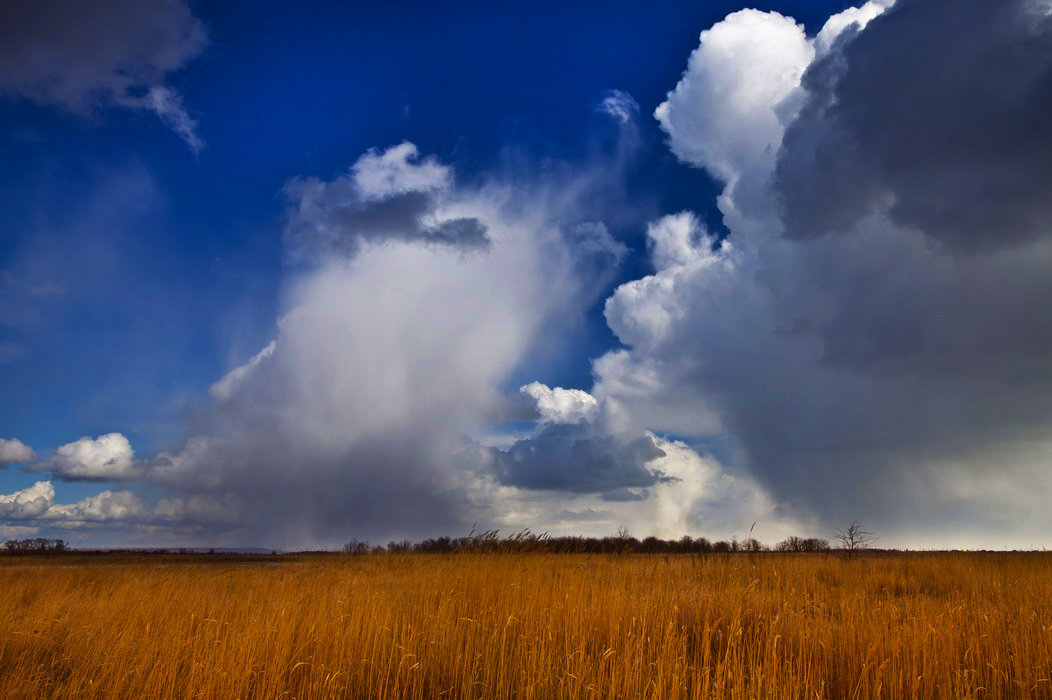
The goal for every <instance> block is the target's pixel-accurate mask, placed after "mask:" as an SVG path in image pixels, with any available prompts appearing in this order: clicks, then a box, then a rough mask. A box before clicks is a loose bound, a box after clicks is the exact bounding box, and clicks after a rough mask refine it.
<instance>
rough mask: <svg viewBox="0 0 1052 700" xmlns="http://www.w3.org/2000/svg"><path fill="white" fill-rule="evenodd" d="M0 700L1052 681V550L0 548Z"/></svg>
mask: <svg viewBox="0 0 1052 700" xmlns="http://www.w3.org/2000/svg"><path fill="white" fill-rule="evenodd" d="M0 591H3V594H2V596H0V697H43V696H61V697H68V696H77V697H113V696H122V697H170V696H180V697H217V698H218V697H223V698H226V697H268V698H270V697H296V698H312V697H361V698H374V697H413V698H435V697H453V698H467V697H478V698H482V697H491V698H492V697H532V698H554V697H591V696H598V697H604V698H605V697H619V698H638V697H673V698H674V697H721V698H722V697H740V698H746V697H749V698H756V697H764V698H804V697H808V698H815V697H819V698H822V697H825V698H850V697H862V698H868V697H878V696H882V697H920V698H928V697H947V698H949V697H957V698H961V697H983V698H986V697H1005V696H1012V697H1052V685H1050V681H1049V679H1050V677H1052V556H1050V555H1046V554H1043V553H1030V554H993V553H987V554H873V553H869V554H861V555H859V556H857V557H854V558H846V557H838V556H830V555H823V554H789V553H764V554H750V553H742V554H725V555H719V554H710V555H701V556H698V555H674V554H673V555H638V554H625V555H620V556H618V555H615V556H597V555H574V554H562V555H555V554H543V553H533V554H530V553H526V554H519V555H512V554H455V555H430V554H415V555H406V554H390V553H382V554H366V555H360V556H358V555H316V556H296V557H292V556H284V557H225V556H212V557H208V556H191V555H185V556H181V557H179V556H159V555H155V556H150V557H145V556H139V557H133V556H128V555H122V556H105V557H103V556H96V557H84V556H79V555H66V556H63V557H52V558H44V557H6V558H0Z"/></svg>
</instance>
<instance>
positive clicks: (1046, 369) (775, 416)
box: [592, 0, 1052, 546]
mask: <svg viewBox="0 0 1052 700" xmlns="http://www.w3.org/2000/svg"><path fill="white" fill-rule="evenodd" d="M1031 10H1032V4H1031V3H1024V2H1006V3H995V4H989V3H978V2H962V3H924V2H911V1H908V0H907V1H905V2H903V1H900V2H899V3H897V4H896V5H895V6H894V7H893V8H892V9H886V8H885V7H884V6H883V5H879V6H878V5H876V4H873V3H870V4H868V5H866V6H864V7H863V8H861V10H858V11H848V13H845V14H843V15H838V16H836V17H834V18H832V19H831V20H830V22H829V24H827V26H826V29H824V30H823V31H822V32H820V33H819V34H818V37H817V39H815V38H808V37H807V36H806V34H805V33H804V30H803V28H802V27H800V26H799V25H797V24H796V23H795V22H793V21H792V20H790V19H787V18H785V17H782V16H780V15H775V14H770V13H768V14H764V13H757V12H753V11H746V12H745V13H735V14H734V15H731V16H730V17H728V19H727V20H725V21H724V22H721V23H719V24H717V25H715V26H714V27H713V28H712V29H710V30H707V31H706V32H703V33H702V37H701V44H700V45H699V48H698V49H697V50H696V51H695V52H694V53H693V54H692V56H691V58H690V61H689V63H688V67H687V72H686V73H685V74H684V76H683V79H682V80H681V82H680V84H679V85H678V86H677V87H676V89H675V90H673V91H672V92H671V93H669V99H668V101H667V102H666V103H664V104H663V105H662V106H661V107H659V108H658V110H657V112H656V116H657V118H658V120H659V122H660V123H661V125H662V127H663V128H665V129H666V131H667V132H668V134H669V143H670V148H671V149H672V151H673V152H674V153H676V154H677V155H678V156H679V157H680V158H682V159H683V160H685V161H687V162H689V163H691V164H693V165H696V166H698V167H703V168H705V169H707V170H708V171H709V172H711V173H712V174H714V175H715V176H717V177H719V178H720V179H722V180H723V181H724V182H725V183H726V188H725V190H724V192H723V194H722V196H721V197H720V198H719V201H718V204H719V207H720V209H721V211H722V212H723V215H724V222H725V224H726V225H727V226H728V228H729V230H730V236H729V238H728V239H727V240H726V241H724V242H722V243H720V244H719V245H716V244H715V241H714V239H713V238H712V237H711V236H707V235H706V233H705V232H704V230H703V228H702V227H701V226H700V224H699V223H698V222H697V220H696V219H694V220H693V222H692V220H691V217H690V216H689V215H687V214H683V215H680V216H679V217H678V218H672V219H669V218H664V219H661V220H658V221H656V222H655V223H654V224H653V225H652V226H651V227H650V228H649V229H648V233H647V235H648V239H649V250H650V256H651V262H652V263H653V265H654V272H653V274H651V275H648V276H645V277H643V278H641V279H639V280H634V281H632V282H629V283H626V284H625V285H623V286H621V287H620V288H619V289H618V290H617V291H616V292H615V294H614V295H613V296H612V297H611V298H610V299H609V300H608V302H607V305H606V316H607V319H608V322H609V324H610V327H611V328H612V329H613V330H614V332H615V333H616V334H617V336H618V337H619V338H620V339H621V341H622V342H623V343H624V344H625V346H626V347H625V349H621V350H617V351H614V352H611V353H609V354H607V355H605V356H603V357H601V358H598V359H597V361H596V362H595V364H594V371H595V374H596V377H597V381H596V385H595V387H594V388H593V390H592V393H593V394H594V395H595V396H596V397H597V398H598V399H599V401H600V402H601V403H604V402H605V403H609V404H611V405H614V406H617V408H618V410H619V412H620V415H621V417H620V421H621V422H622V424H624V425H637V426H638V425H644V426H648V427H650V428H652V429H653V430H656V431H671V432H676V433H678V434H681V435H692V436H697V439H698V440H700V441H703V442H713V443H714V444H721V445H723V447H722V448H721V450H722V451H723V452H725V453H727V454H728V455H729V456H731V457H734V458H735V459H736V460H737V461H738V463H739V465H740V466H741V467H743V468H747V469H748V470H749V471H750V472H751V473H752V474H753V475H754V476H755V478H756V479H757V480H758V481H759V483H760V485H761V486H762V487H763V488H762V491H761V493H762V492H763V491H766V492H767V493H769V494H770V497H771V498H772V499H773V503H774V505H773V508H774V509H775V512H781V513H783V514H784V515H786V516H788V517H790V518H803V519H806V518H808V517H812V516H813V517H814V518H815V522H816V523H817V524H818V526H819V527H822V528H828V527H829V526H830V525H831V524H833V523H837V522H842V521H846V520H851V519H853V518H863V519H865V520H866V522H867V524H869V525H871V526H873V527H874V528H875V529H878V530H880V531H881V532H882V533H883V534H884V535H885V540H884V541H885V542H887V543H888V544H895V543H899V544H902V543H905V544H911V545H918V544H924V543H925V542H938V543H946V542H956V543H957V544H958V545H961V544H965V545H972V546H975V545H997V546H1001V545H1004V544H1009V545H1012V544H1020V545H1031V544H1033V542H1032V540H1031V539H1030V538H1031V537H1034V536H1035V533H1041V532H1046V531H1047V527H1048V525H1049V524H1052V523H1050V520H1049V518H1048V515H1047V509H1045V508H1044V507H1043V499H1044V494H1047V492H1048V490H1049V488H1052V480H1050V477H1049V475H1048V473H1047V470H1046V469H1044V468H1043V467H1042V465H1044V464H1047V463H1048V459H1049V458H1050V457H1052V421H1049V420H1048V417H1047V411H1045V410H1044V409H1043V406H1044V405H1046V403H1047V400H1048V398H1049V396H1052V365H1050V364H1049V362H1048V360H1047V352H1046V349H1047V347H1048V344H1049V341H1050V340H1052V321H1050V320H1049V316H1048V314H1047V313H1045V311H1044V307H1045V306H1047V304H1046V300H1047V299H1048V298H1049V294H1050V292H1052V288H1050V283H1049V280H1050V279H1052V275H1050V274H1049V273H1050V272H1052V230H1050V229H1049V228H1048V227H1047V225H1044V226H1043V225H1041V224H1039V223H1037V222H1039V221H1040V218H1041V217H1042V216H1044V213H1043V212H1044V209H1043V207H1044V206H1045V200H1046V199H1048V197H1044V198H1042V197H1043V195H1044V193H1046V192H1047V191H1048V189H1049V187H1050V184H1052V181H1050V180H1049V173H1050V172H1052V171H1050V170H1049V169H1048V168H1047V167H1042V165H1041V164H1042V163H1044V160H1043V159H1044V158H1045V145H1044V141H1045V139H1044V138H1043V137H1041V135H1040V134H1038V131H1039V130H1040V129H1039V128H1038V127H1037V123H1038V122H1037V120H1038V117H1037V116H1036V115H1038V114H1042V113H1043V111H1042V110H1041V109H1040V106H1041V104H1042V102H1041V100H1042V99H1044V97H1047V94H1049V91H1048V90H1047V89H1046V88H1047V76H1048V75H1052V70H1050V69H1052V51H1050V50H1048V47H1049V46H1050V45H1052V44H1050V40H1052V31H1050V27H1049V25H1048V22H1047V18H1045V17H1038V16H1036V15H1034V13H1033V12H1031ZM880 11H882V12H883V13H881V12H880ZM950 27H952V31H951V30H948V28H950ZM951 45H952V46H951ZM1041 47H1044V49H1041ZM922 51H923V52H924V56H927V57H928V58H922V56H921V54H920V53H919V52H922ZM929 51H930V52H931V53H930V54H929V53H928V52H929ZM1022 57H1026V58H1027V60H1024V59H1023V58H1022ZM929 58H930V59H931V60H929ZM917 66H924V69H923V70H919V69H918V68H917ZM1042 81H1044V82H1042ZM963 105H967V106H968V107H967V108H965V107H963ZM995 110H996V112H997V115H996V117H995V116H994V111H995ZM1045 111H1047V110H1045ZM994 121H997V122H998V123H997V124H994ZM735 125H740V128H737V127H736V126H735ZM1026 134H1030V135H1031V136H1030V137H1027V136H1026ZM1022 138H1028V139H1029V141H1028V143H1029V144H1030V146H1028V147H1024V146H1022V145H1021V141H1020V139H1022ZM1017 175H1018V177H1017ZM951 204H955V205H956V206H951ZM1046 218H1047V217H1046ZM816 222H817V223H816ZM819 224H821V225H819ZM662 449H663V450H665V449H666V448H665V447H664V446H663V445H662ZM666 451H667V450H666ZM655 466H658V464H657V463H655ZM663 470H667V467H666V468H664V469H663Z"/></svg>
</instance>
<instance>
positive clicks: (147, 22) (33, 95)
mask: <svg viewBox="0 0 1052 700" xmlns="http://www.w3.org/2000/svg"><path fill="white" fill-rule="evenodd" d="M205 43H206V36H205V29H204V25H203V24H202V23H201V22H200V21H198V20H197V19H196V18H195V17H194V16H193V15H192V14H191V13H190V10H189V9H188V8H187V7H186V5H185V4H184V3H182V2H180V1H178V0H93V1H92V2H76V1H74V0H8V1H6V2H3V3H0V93H7V94H8V95H14V96H19V97H24V98H27V99H30V100H33V101H34V102H37V103H40V104H49V105H57V106H60V107H63V108H65V109H68V110H70V111H72V112H75V113H78V114H83V115H87V114H90V113H91V112H92V111H93V110H94V109H95V108H98V107H108V106H122V107H130V108H135V109H146V110H149V111H152V112H154V113H155V114H156V115H157V116H158V117H159V118H160V119H161V120H163V121H164V122H165V123H166V124H167V125H168V126H169V127H171V128H172V129H173V130H174V131H175V132H176V133H178V134H179V135H180V136H181V137H182V138H183V139H184V140H186V142H187V143H188V144H189V145H190V147H191V148H193V149H194V150H198V149H200V148H201V146H202V145H203V144H202V142H201V140H200V138H199V137H198V136H197V134H196V132H195V127H196V124H195V122H194V121H193V119H191V118H190V116H189V115H188V114H187V113H186V110H185V109H184V108H183V104H182V99H181V97H180V96H179V94H178V93H177V92H175V91H174V90H172V89H171V88H169V87H167V86H165V85H164V81H165V77H166V76H167V75H168V73H171V72H173V71H176V70H179V69H180V68H182V67H183V66H185V65H186V64H187V63H188V62H189V61H190V60H191V59H192V58H193V57H195V56H196V55H198V54H199V53H200V52H201V51H202V49H203V48H204V46H205Z"/></svg>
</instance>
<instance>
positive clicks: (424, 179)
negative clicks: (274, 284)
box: [284, 143, 490, 258]
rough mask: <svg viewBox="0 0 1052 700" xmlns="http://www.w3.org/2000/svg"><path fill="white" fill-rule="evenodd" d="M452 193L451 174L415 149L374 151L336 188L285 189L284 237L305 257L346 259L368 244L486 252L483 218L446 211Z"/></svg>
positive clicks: (314, 183) (303, 185) (292, 184)
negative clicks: (305, 253) (318, 255)
mask: <svg viewBox="0 0 1052 700" xmlns="http://www.w3.org/2000/svg"><path fill="white" fill-rule="evenodd" d="M452 187H453V178H452V173H451V172H450V170H449V168H448V167H446V166H444V165H442V164H440V163H438V161H436V160H435V159H434V158H423V159H421V158H420V157H419V153H418V151H417V148H416V146H415V145H413V144H411V143H402V144H399V145H397V146H392V147H390V148H388V149H387V150H385V151H382V152H380V151H369V152H368V153H366V154H365V155H363V156H362V157H361V158H359V159H358V161H357V162H356V163H355V164H354V165H353V166H351V168H350V171H349V172H348V173H347V174H346V175H341V176H339V177H337V178H336V179H334V180H332V181H329V182H324V181H322V180H319V179H317V178H305V179H304V178H296V179H293V180H291V181H289V182H288V183H287V184H286V186H285V189H284V194H285V197H286V200H287V202H288V205H289V206H288V211H287V216H286V225H285V237H286V240H287V241H289V242H290V243H291V244H293V245H294V246H296V247H297V248H299V249H301V250H313V251H315V252H320V253H322V254H323V255H324V254H330V253H337V254H339V255H342V256H344V257H348V258H350V257H353V256H354V255H356V254H357V253H358V252H359V250H360V249H361V247H362V246H363V245H365V244H369V243H372V244H383V243H390V242H398V241H400V242H406V241H420V242H424V243H430V244H436V245H443V246H450V247H452V248H459V249H461V250H472V249H485V248H486V247H488V246H489V245H490V239H489V238H488V237H487V235H486V226H485V225H484V224H483V223H482V222H481V221H480V220H479V219H478V218H475V217H465V216H452V215H448V213H447V211H444V210H443V201H444V200H445V199H446V198H447V197H448V195H449V192H450V190H451V188H452Z"/></svg>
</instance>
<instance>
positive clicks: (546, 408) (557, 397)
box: [519, 382, 599, 423]
mask: <svg viewBox="0 0 1052 700" xmlns="http://www.w3.org/2000/svg"><path fill="white" fill-rule="evenodd" d="M519 391H520V392H522V393H523V394H525V395H527V396H529V397H530V398H532V399H533V400H534V401H535V402H536V403H537V410H538V411H540V414H541V420H542V421H544V422H546V423H584V422H588V421H591V420H592V419H593V418H595V414H596V411H598V409H599V402H598V401H596V400H595V397H594V396H592V395H591V394H589V393H588V392H587V391H581V390H580V389H563V388H562V387H558V386H557V387H555V388H554V389H552V388H549V387H548V386H546V385H544V384H541V383H540V382H530V383H529V384H527V385H525V386H523V387H521V388H520V389H519Z"/></svg>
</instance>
